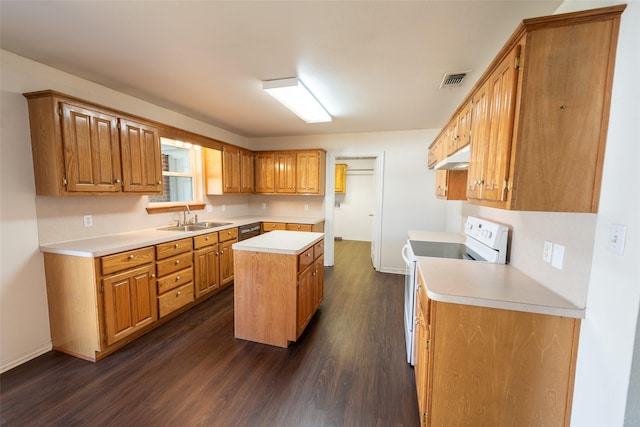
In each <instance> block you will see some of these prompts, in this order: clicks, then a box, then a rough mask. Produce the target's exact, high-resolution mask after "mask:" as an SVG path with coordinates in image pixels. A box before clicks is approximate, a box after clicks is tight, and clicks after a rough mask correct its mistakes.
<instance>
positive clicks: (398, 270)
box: [379, 267, 406, 274]
mask: <svg viewBox="0 0 640 427" xmlns="http://www.w3.org/2000/svg"><path fill="white" fill-rule="evenodd" d="M379 271H380V273H392V274H406V271H405V270H404V268H389V267H382V268H381V269H380V270H379Z"/></svg>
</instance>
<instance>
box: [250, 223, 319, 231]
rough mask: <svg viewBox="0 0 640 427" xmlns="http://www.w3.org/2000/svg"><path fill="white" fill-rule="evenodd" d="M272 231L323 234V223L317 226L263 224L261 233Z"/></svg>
mask: <svg viewBox="0 0 640 427" xmlns="http://www.w3.org/2000/svg"><path fill="white" fill-rule="evenodd" d="M273 230H288V231H312V232H314V233H324V221H322V222H319V223H317V224H299V223H293V222H263V223H262V233H267V232H269V231H273Z"/></svg>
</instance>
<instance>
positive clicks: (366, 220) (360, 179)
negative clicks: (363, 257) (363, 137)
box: [325, 152, 384, 271]
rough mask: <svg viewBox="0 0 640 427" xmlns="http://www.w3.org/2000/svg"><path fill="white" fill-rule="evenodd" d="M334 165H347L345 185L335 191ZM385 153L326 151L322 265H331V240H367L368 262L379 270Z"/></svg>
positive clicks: (332, 260)
mask: <svg viewBox="0 0 640 427" xmlns="http://www.w3.org/2000/svg"><path fill="white" fill-rule="evenodd" d="M336 164H346V165H347V170H346V179H347V186H346V191H345V192H344V193H336V192H335V191H334V189H335V178H336V174H335V171H336ZM383 167H384V152H380V153H353V154H351V153H349V154H346V153H340V154H336V153H327V181H326V185H327V187H326V188H327V191H326V196H325V203H326V205H325V265H333V263H334V258H333V257H334V252H333V242H334V239H342V238H344V239H345V240H358V241H368V242H371V243H370V248H371V250H370V252H371V263H372V265H373V268H374V269H375V270H376V271H379V269H380V249H379V248H380V241H381V234H382V233H381V230H382V182H383V181H382V177H383Z"/></svg>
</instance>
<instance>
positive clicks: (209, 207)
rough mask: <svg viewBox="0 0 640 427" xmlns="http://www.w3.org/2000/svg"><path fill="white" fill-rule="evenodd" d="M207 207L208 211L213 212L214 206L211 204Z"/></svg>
mask: <svg viewBox="0 0 640 427" xmlns="http://www.w3.org/2000/svg"><path fill="white" fill-rule="evenodd" d="M206 209H207V212H209V213H211V212H213V206H211V205H207V208H206Z"/></svg>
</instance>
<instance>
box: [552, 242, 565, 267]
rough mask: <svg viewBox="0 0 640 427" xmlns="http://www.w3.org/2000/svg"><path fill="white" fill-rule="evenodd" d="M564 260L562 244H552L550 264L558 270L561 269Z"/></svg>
mask: <svg viewBox="0 0 640 427" xmlns="http://www.w3.org/2000/svg"><path fill="white" fill-rule="evenodd" d="M563 261H564V246H562V245H559V244H557V243H554V244H553V252H552V253H551V265H552V266H553V267H555V268H557V269H558V270H562V262H563Z"/></svg>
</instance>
